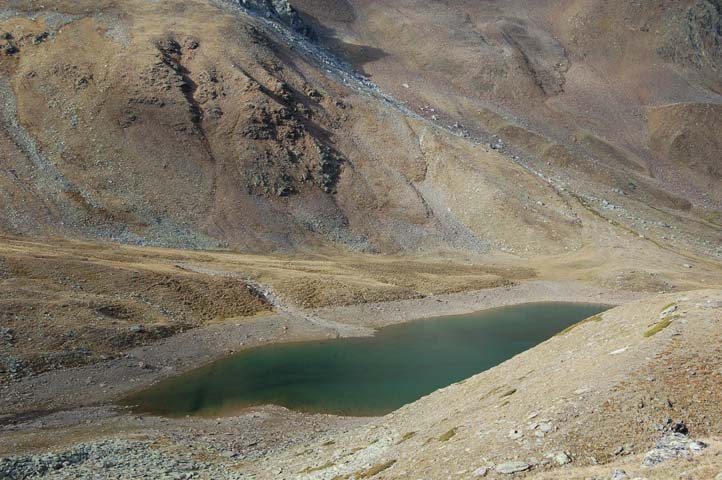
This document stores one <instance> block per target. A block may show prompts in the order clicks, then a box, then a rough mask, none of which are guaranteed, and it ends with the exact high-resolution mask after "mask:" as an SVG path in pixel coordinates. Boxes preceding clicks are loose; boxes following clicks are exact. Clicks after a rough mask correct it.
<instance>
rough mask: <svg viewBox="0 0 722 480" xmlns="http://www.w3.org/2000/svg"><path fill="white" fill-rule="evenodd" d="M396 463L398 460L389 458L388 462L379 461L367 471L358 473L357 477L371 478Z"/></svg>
mask: <svg viewBox="0 0 722 480" xmlns="http://www.w3.org/2000/svg"><path fill="white" fill-rule="evenodd" d="M394 463H396V460H389V461H388V462H384V463H379V464H377V465H374V466H373V467H371V468H369V469H368V470H366V471H365V472H361V473H358V474H356V478H371V477H373V476H374V475H378V474H379V473H381V472H383V471H384V470H388V469H389V468H391V467H392V466H393V464H394Z"/></svg>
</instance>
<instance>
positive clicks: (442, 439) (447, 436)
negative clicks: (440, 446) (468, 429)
mask: <svg viewBox="0 0 722 480" xmlns="http://www.w3.org/2000/svg"><path fill="white" fill-rule="evenodd" d="M454 435H456V427H454V428H452V429H451V430H449V431H448V432H446V433H444V434H443V435H441V436H440V437H439V441H440V442H448V441H449V440H451V438H452V437H453V436H454Z"/></svg>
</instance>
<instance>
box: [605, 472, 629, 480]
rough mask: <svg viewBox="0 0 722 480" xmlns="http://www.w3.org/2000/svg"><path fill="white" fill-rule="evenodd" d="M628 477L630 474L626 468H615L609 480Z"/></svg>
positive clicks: (619, 479)
mask: <svg viewBox="0 0 722 480" xmlns="http://www.w3.org/2000/svg"><path fill="white" fill-rule="evenodd" d="M628 478H629V475H627V472H625V471H624V470H614V471H613V472H612V476H611V477H610V479H609V480H626V479H628Z"/></svg>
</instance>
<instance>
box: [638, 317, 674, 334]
mask: <svg viewBox="0 0 722 480" xmlns="http://www.w3.org/2000/svg"><path fill="white" fill-rule="evenodd" d="M675 318H677V317H676V316H673V317H667V318H665V319H664V320H662V321H661V322H659V323H657V324H656V325H654V326H653V327H652V328H650V329H649V330H647V331H646V332H644V336H645V338H649V337H653V336H655V335H656V334H658V333H659V332H661V331H662V330H664V329H665V328H667V327H669V326H670V324H671V323H672V320H674V319H675Z"/></svg>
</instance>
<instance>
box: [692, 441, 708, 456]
mask: <svg viewBox="0 0 722 480" xmlns="http://www.w3.org/2000/svg"><path fill="white" fill-rule="evenodd" d="M705 448H707V444H706V443H704V442H700V441H699V440H695V441H694V442H692V443H690V444H689V449H690V450H692V452H694V453H699V452H701V451H702V450H704V449H705Z"/></svg>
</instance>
